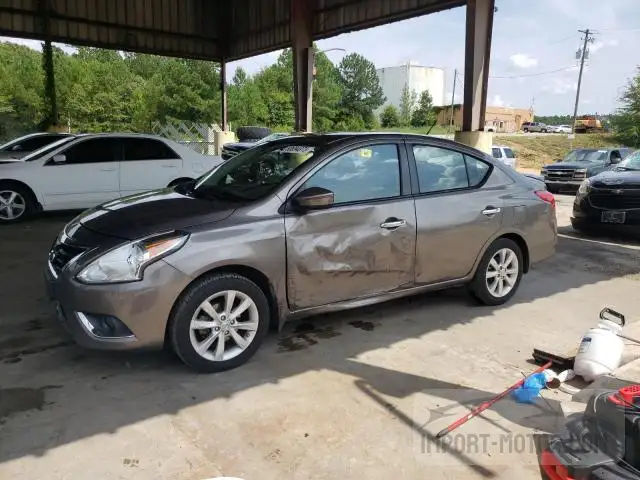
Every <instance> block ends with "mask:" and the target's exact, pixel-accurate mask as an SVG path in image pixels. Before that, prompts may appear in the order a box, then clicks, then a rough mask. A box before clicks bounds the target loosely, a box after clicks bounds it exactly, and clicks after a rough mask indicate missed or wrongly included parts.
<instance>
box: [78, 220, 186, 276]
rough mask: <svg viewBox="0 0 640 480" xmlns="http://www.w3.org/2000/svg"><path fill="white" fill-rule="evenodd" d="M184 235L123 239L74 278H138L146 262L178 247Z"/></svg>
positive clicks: (147, 263)
mask: <svg viewBox="0 0 640 480" xmlns="http://www.w3.org/2000/svg"><path fill="white" fill-rule="evenodd" d="M188 238H189V235H188V234H185V233H179V232H173V233H168V234H163V235H156V236H153V237H149V238H144V239H142V240H136V241H135V242H130V243H127V244H125V245H122V246H120V247H117V248H114V249H113V250H110V251H108V252H107V253H105V254H104V255H102V256H100V257H98V258H96V259H95V260H94V261H93V262H91V263H90V264H89V265H87V266H86V267H85V268H84V269H83V270H82V271H81V272H80V273H79V274H78V275H77V277H76V278H77V279H78V280H79V281H80V282H82V283H119V282H135V281H137V280H142V276H143V273H144V269H145V268H146V267H147V266H149V265H150V264H151V263H153V262H155V261H157V260H160V259H161V258H162V257H166V256H167V255H169V254H171V253H173V252H175V251H177V250H179V249H180V248H181V247H182V246H183V245H184V244H185V243H186V241H187V239H188Z"/></svg>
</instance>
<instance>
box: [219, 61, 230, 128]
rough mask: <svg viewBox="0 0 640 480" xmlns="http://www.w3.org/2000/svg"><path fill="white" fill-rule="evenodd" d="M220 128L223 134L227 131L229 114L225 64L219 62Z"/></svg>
mask: <svg viewBox="0 0 640 480" xmlns="http://www.w3.org/2000/svg"><path fill="white" fill-rule="evenodd" d="M220 127H221V128H222V131H223V132H226V131H227V130H229V114H228V108H227V62H225V61H224V60H223V61H221V62H220Z"/></svg>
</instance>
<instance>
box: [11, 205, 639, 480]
mask: <svg viewBox="0 0 640 480" xmlns="http://www.w3.org/2000/svg"><path fill="white" fill-rule="evenodd" d="M69 218H70V217H69V216H63V217H59V216H50V217H47V218H45V219H42V220H40V221H38V222H33V223H32V224H25V225H21V226H17V227H15V228H14V227H12V228H10V229H2V231H1V232H0V235H2V248H3V255H2V257H1V258H0V303H1V304H2V306H3V307H2V309H3V310H2V311H3V313H2V317H1V318H0V339H1V340H0V361H1V362H2V363H4V364H5V365H2V364H0V368H4V369H20V370H19V371H20V377H19V378H20V382H19V385H16V384H15V383H14V384H13V385H14V386H16V388H12V384H11V383H9V384H5V385H3V386H2V387H1V388H0V417H2V416H3V415H5V416H8V418H5V419H4V420H0V429H3V430H4V432H2V433H1V434H0V438H4V439H11V438H12V436H14V435H15V436H20V437H21V441H20V442H12V441H8V442H3V446H2V448H0V463H2V462H6V461H8V460H11V459H16V458H20V457H22V456H26V455H43V454H45V453H46V452H47V451H48V450H50V449H53V448H56V447H58V446H60V445H64V444H67V443H71V442H75V441H77V440H81V439H83V438H87V437H91V436H95V435H98V434H102V433H110V432H115V431H116V430H118V429H119V428H121V427H123V426H127V425H131V424H134V423H137V422H140V421H142V420H145V419H149V418H152V417H156V416H159V415H167V414H169V415H171V414H175V413H177V412H179V411H180V410H182V409H185V408H188V407H190V406H193V405H197V404H199V403H202V402H207V401H210V400H212V399H217V398H218V399H219V398H231V397H233V396H234V395H235V394H237V393H239V392H242V391H245V390H247V389H251V388H253V387H256V386H260V385H265V384H278V382H280V381H282V380H283V379H286V378H289V377H293V376H296V375H300V374H302V373H304V372H308V371H312V370H331V371H335V372H340V373H344V374H346V375H349V376H352V377H354V378H355V379H356V380H355V382H356V386H357V387H358V388H360V390H361V391H362V392H363V393H364V394H365V395H367V396H368V397H369V398H371V399H372V400H373V401H376V402H382V403H383V404H384V405H386V406H385V408H387V409H388V410H390V411H392V409H390V408H389V406H388V405H387V404H388V403H389V402H387V401H385V400H384V399H383V397H381V395H382V396H386V397H392V398H405V397H407V396H410V395H412V394H415V393H418V392H424V391H426V390H428V391H434V392H435V391H438V392H441V393H440V395H442V396H443V398H445V399H448V400H451V401H455V402H458V401H461V398H463V397H461V395H463V394H462V392H466V393H464V395H468V392H469V389H468V388H467V387H465V386H463V385H459V384H453V383H448V382H444V381H441V380H438V379H435V378H425V377H420V376H415V375H410V374H406V373H401V372H398V371H395V370H390V369H386V368H382V367H379V366H372V365H369V364H364V363H361V362H359V361H357V360H355V359H356V357H358V356H359V355H361V354H363V353H366V352H369V351H373V350H376V349H380V348H388V347H390V346H392V345H394V344H396V343H398V342H402V341H405V340H407V339H417V338H420V337H422V336H423V335H425V334H427V333H429V332H433V331H436V330H446V329H449V328H451V327H453V326H455V325H458V324H465V323H469V322H471V321H473V320H474V319H475V318H477V317H480V316H488V315H491V314H493V313H495V312H497V311H499V310H500V309H501V308H508V307H497V308H489V307H478V306H475V305H474V304H473V303H472V302H471V301H470V300H469V298H468V297H467V295H466V294H465V292H464V290H463V289H454V290H449V291H443V292H437V293H432V294H427V295H422V296H417V297H413V298H409V299H402V300H397V301H393V302H389V303H387V304H383V305H379V306H372V307H366V308H361V309H357V310H352V311H348V312H342V313H336V314H329V315H322V316H317V317H313V318H310V319H307V320H303V321H300V322H296V323H293V324H291V325H288V326H287V327H286V328H285V330H284V331H283V332H281V333H280V334H278V335H276V334H272V335H271V337H270V338H269V339H268V340H267V342H266V344H265V346H263V348H262V349H261V350H260V351H259V352H258V354H257V355H256V357H254V359H253V360H252V361H251V362H249V363H248V364H247V365H245V366H243V367H242V368H240V369H237V370H234V371H232V372H226V373H223V374H218V375H210V376H204V375H197V374H194V373H192V372H190V371H188V370H187V369H186V368H185V367H184V366H183V365H182V364H181V363H179V362H178V361H177V360H176V359H175V358H174V357H173V356H172V355H170V354H162V355H161V354H156V353H151V354H149V353H145V354H123V353H118V354H102V353H99V352H91V351H85V350H81V349H80V348H78V347H76V346H74V345H70V344H69V343H68V339H67V337H66V334H65V333H63V332H62V331H61V329H60V327H59V326H58V325H57V323H56V320H55V318H54V314H53V307H52V305H50V304H49V302H48V301H47V300H46V298H45V293H44V290H43V285H42V268H43V265H44V259H45V258H46V253H47V250H48V248H49V246H50V244H51V242H52V241H53V239H54V238H55V235H56V234H57V233H58V231H59V229H60V227H61V225H62V224H64V223H65V222H66V221H68V219H69ZM5 252H6V253H7V255H5V254H4V253H5ZM637 256H638V255H637V252H635V251H633V250H630V249H629V248H627V247H625V246H621V245H615V244H611V245H603V244H597V243H594V244H593V245H592V244H588V245H587V246H585V242H584V241H583V240H580V239H574V238H560V239H559V244H558V253H557V255H556V256H555V257H554V258H553V259H550V260H547V261H545V262H543V263H541V264H540V265H538V266H537V267H536V268H535V269H534V270H533V271H532V272H531V273H530V274H529V275H528V276H527V277H525V280H524V282H523V285H522V287H521V289H520V290H519V292H518V294H517V295H516V296H515V297H514V298H513V300H512V301H511V303H510V304H509V307H511V306H513V305H514V304H519V303H528V302H531V301H533V300H535V299H538V298H543V297H548V296H551V295H554V294H557V293H560V292H564V291H567V290H570V289H575V288H580V287H581V286H583V285H588V284H592V283H596V282H600V281H603V280H607V279H610V278H613V277H617V276H626V275H638V273H639V271H640V266H639V265H638V259H637ZM425 312H428V318H426V317H427V315H426V313H425ZM443 348H445V347H444V346H443ZM47 351H48V353H43V352H47ZM52 355H55V362H56V367H55V370H52V366H51V365H49V364H48V362H49V361H51V358H52ZM21 362H24V364H22V365H21ZM27 365H28V366H27ZM41 370H43V371H51V372H52V374H51V380H50V383H48V384H44V385H34V384H33V382H32V381H30V377H31V376H30V372H31V374H33V376H36V375H37V373H38V372H40V371H41ZM12 371H14V370H12ZM7 372H8V373H10V372H9V370H7ZM14 372H15V371H14ZM3 375H4V374H3ZM7 378H9V377H7ZM10 378H12V379H14V380H15V379H16V378H18V377H17V376H16V375H15V374H14V375H13V376H11V377H10ZM39 378H41V377H39ZM3 383H5V382H3ZM18 386H19V388H17V387H18ZM134 392H135V394H133V393H134ZM473 393H474V398H476V399H477V398H487V397H491V396H492V395H494V394H495V392H493V393H492V392H484V391H481V390H473ZM55 405H64V411H65V412H72V414H68V413H66V414H65V416H61V415H60V414H58V416H57V417H56V418H53V419H50V420H47V421H44V420H43V421H42V423H40V424H36V425H35V426H36V427H38V428H41V429H43V431H42V434H33V433H36V432H32V433H30V434H29V439H28V441H25V438H26V437H25V435H26V433H25V432H24V431H23V428H22V426H21V425H20V424H19V422H14V421H12V420H11V415H13V414H16V413H18V412H21V411H25V410H28V409H33V408H36V409H40V410H43V411H44V412H46V411H48V409H50V408H52V407H54V406H55ZM549 408H550V409H551V410H554V407H553V406H549ZM496 411H497V412H498V413H499V414H500V415H502V416H504V417H505V418H507V419H509V420H511V421H513V422H515V423H518V424H523V425H525V426H535V427H536V428H539V427H540V425H539V424H538V423H536V422H537V421H536V420H535V419H531V418H530V419H523V418H522V417H521V415H516V414H514V410H513V409H512V408H509V405H508V404H507V403H504V404H498V405H497V406H496ZM396 415H397V412H396ZM400 419H401V420H402V421H403V422H405V423H406V424H407V425H409V426H410V427H411V428H415V429H416V431H418V433H420V434H421V435H422V434H424V435H427V438H428V439H429V440H430V441H432V440H433V439H432V437H431V435H432V433H433V432H429V431H426V433H425V431H424V426H420V425H419V424H417V423H416V421H415V420H414V419H411V418H407V417H406V415H405V416H404V417H403V418H400ZM2 423H4V425H2ZM478 468H480V469H482V468H483V467H478ZM485 470H486V469H485ZM477 473H480V474H481V475H483V476H491V472H490V471H478V472H477Z"/></svg>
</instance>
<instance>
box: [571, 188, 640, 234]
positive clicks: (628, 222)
mask: <svg viewBox="0 0 640 480" xmlns="http://www.w3.org/2000/svg"><path fill="white" fill-rule="evenodd" d="M605 211H616V212H624V213H625V221H624V223H606V222H603V221H602V212H605ZM571 225H573V227H574V228H576V229H578V230H579V229H592V230H595V229H597V230H602V231H610V232H620V233H630V234H638V235H640V209H637V208H636V209H626V210H606V209H603V208H596V207H594V206H593V205H591V203H590V202H589V199H588V197H583V196H581V195H578V196H577V197H576V200H575V201H574V203H573V214H572V216H571Z"/></svg>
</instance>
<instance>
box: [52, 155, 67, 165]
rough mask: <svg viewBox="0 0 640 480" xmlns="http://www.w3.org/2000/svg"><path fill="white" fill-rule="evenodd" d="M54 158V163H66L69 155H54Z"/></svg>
mask: <svg viewBox="0 0 640 480" xmlns="http://www.w3.org/2000/svg"><path fill="white" fill-rule="evenodd" d="M51 160H53V163H64V162H66V161H67V157H66V156H65V155H62V154H60V155H54V156H53V158H52V159H51Z"/></svg>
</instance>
